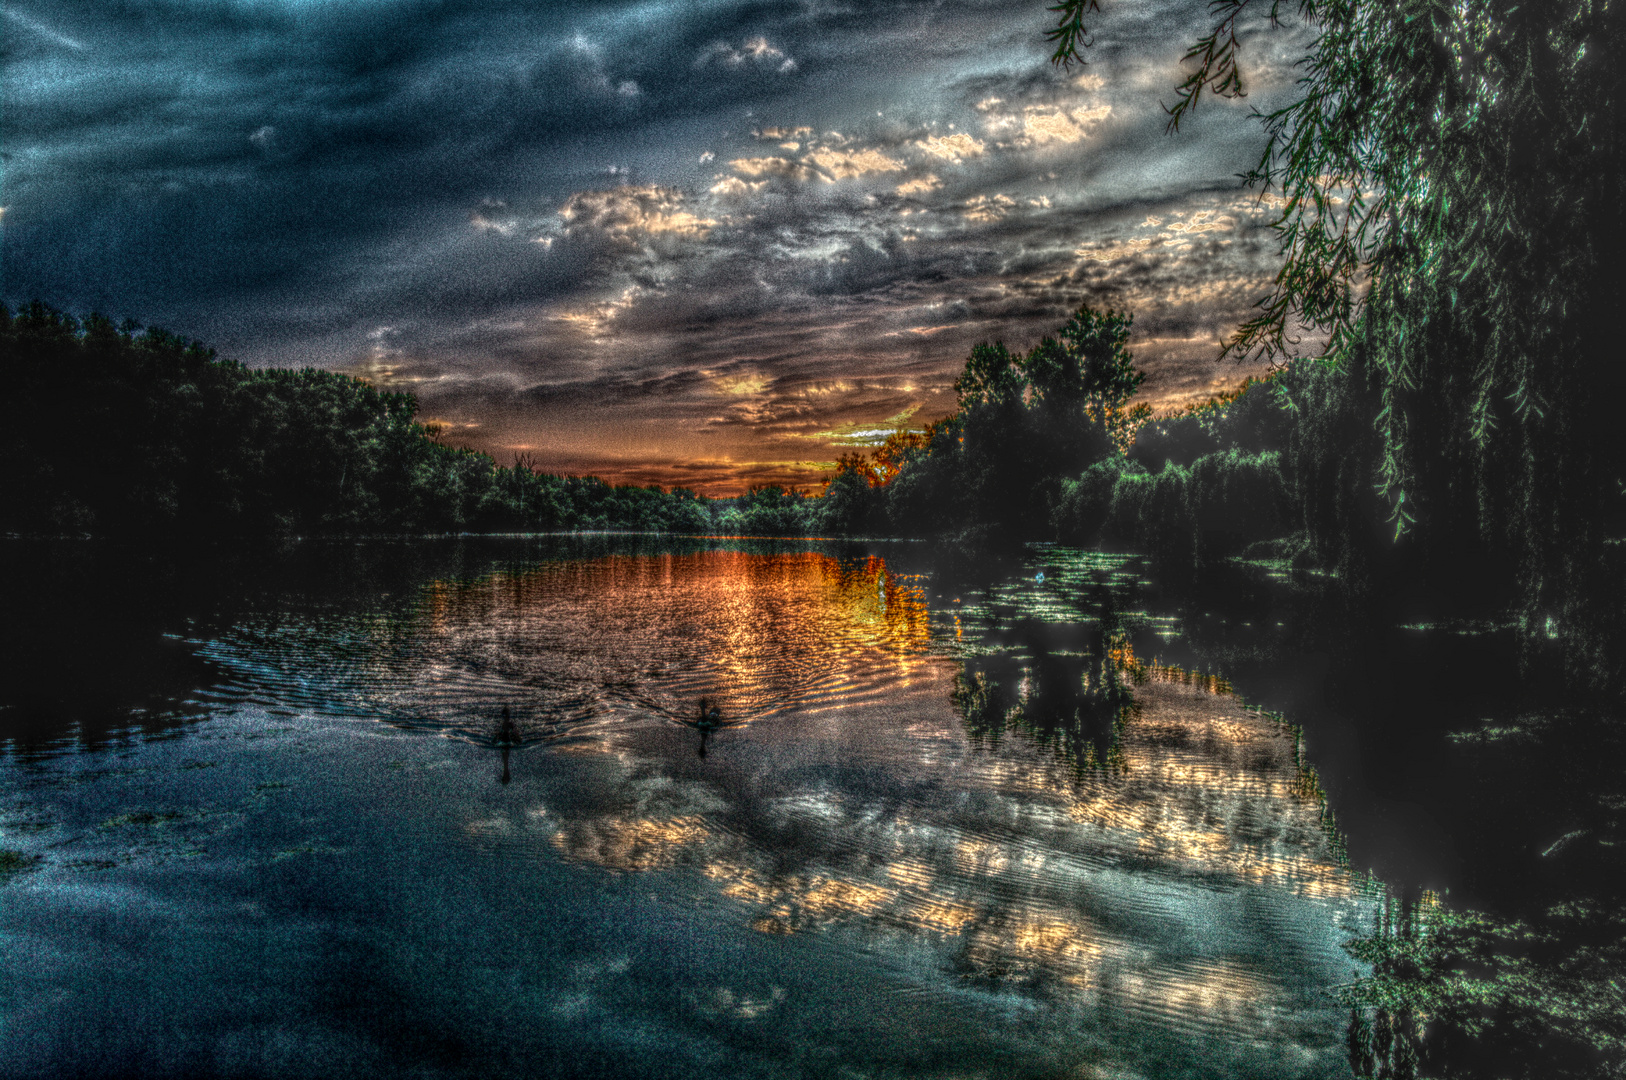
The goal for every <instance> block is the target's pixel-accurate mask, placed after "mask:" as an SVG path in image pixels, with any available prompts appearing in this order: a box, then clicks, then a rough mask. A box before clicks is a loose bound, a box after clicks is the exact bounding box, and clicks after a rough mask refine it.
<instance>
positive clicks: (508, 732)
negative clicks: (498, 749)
mask: <svg viewBox="0 0 1626 1080" xmlns="http://www.w3.org/2000/svg"><path fill="white" fill-rule="evenodd" d="M519 742H520V738H519V727H518V725H516V724H515V723H514V718H513V716H512V715H510V713H509V712H508V706H506V705H504V706H503V707H502V723H501V724H498V725H497V745H498V746H518V745H519Z"/></svg>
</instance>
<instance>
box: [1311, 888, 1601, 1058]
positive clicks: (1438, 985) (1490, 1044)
mask: <svg viewBox="0 0 1626 1080" xmlns="http://www.w3.org/2000/svg"><path fill="white" fill-rule="evenodd" d="M1347 948H1348V950H1349V952H1350V955H1351V956H1353V957H1355V958H1356V959H1358V960H1360V961H1362V962H1364V963H1367V964H1370V965H1371V967H1372V974H1371V975H1370V976H1369V977H1367V978H1364V979H1361V980H1359V981H1357V982H1355V983H1354V984H1352V985H1350V986H1346V987H1343V988H1342V989H1341V990H1340V992H1339V996H1340V1000H1341V1001H1343V1002H1344V1003H1345V1004H1348V1005H1349V1006H1350V1008H1351V1018H1350V1028H1349V1042H1350V1065H1351V1069H1352V1070H1353V1071H1354V1073H1355V1075H1356V1076H1363V1077H1364V1076H1392V1077H1394V1078H1395V1080H1405V1078H1407V1077H1413V1076H1423V1075H1426V1076H1432V1077H1442V1078H1448V1077H1479V1076H1498V1077H1514V1078H1526V1077H1528V1078H1531V1080H1534V1078H1538V1077H1554V1078H1558V1077H1596V1076H1619V1075H1626V1073H1623V1069H1626V986H1622V984H1621V980H1620V973H1621V972H1622V971H1626V912H1622V911H1621V910H1620V909H1619V907H1617V906H1615V905H1613V904H1603V903H1600V902H1597V901H1593V900H1572V901H1566V902H1562V903H1559V904H1556V905H1554V906H1552V907H1551V908H1549V909H1547V910H1546V911H1545V912H1542V913H1541V914H1540V915H1539V916H1538V918H1536V919H1534V920H1531V921H1519V920H1514V919H1505V918H1499V917H1495V916H1492V915H1488V914H1485V913H1482V912H1474V911H1465V910H1456V909H1453V908H1451V907H1449V906H1447V905H1445V904H1443V903H1442V902H1441V901H1440V899H1439V898H1438V897H1436V896H1434V895H1433V894H1430V893H1424V894H1423V895H1422V896H1421V897H1419V898H1418V899H1416V900H1409V899H1401V900H1397V899H1395V898H1392V897H1386V898H1385V902H1384V906H1383V910H1382V912H1381V913H1380V915H1379V917H1378V922H1377V925H1376V926H1374V928H1373V931H1372V933H1371V934H1369V935H1368V936H1365V937H1362V938H1358V939H1355V940H1354V941H1352V942H1350V943H1349V945H1348V946H1347Z"/></svg>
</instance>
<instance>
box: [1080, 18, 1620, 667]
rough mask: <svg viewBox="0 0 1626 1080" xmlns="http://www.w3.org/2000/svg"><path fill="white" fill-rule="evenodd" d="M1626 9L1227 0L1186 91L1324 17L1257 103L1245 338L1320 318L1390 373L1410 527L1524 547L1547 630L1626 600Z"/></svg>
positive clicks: (1328, 352) (1384, 413) (1274, 352)
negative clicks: (1274, 252) (1278, 90)
mask: <svg viewBox="0 0 1626 1080" xmlns="http://www.w3.org/2000/svg"><path fill="white" fill-rule="evenodd" d="M1623 7H1626V4H1623V3H1622V0H1543V2H1542V3H1530V2H1528V0H1390V2H1374V0H1361V2H1357V0H1302V2H1300V3H1298V4H1296V5H1287V4H1284V3H1282V2H1281V0H1276V2H1273V3H1267V2H1266V0H1214V2H1213V3H1211V4H1210V14H1211V16H1212V21H1211V22H1210V24H1209V25H1210V26H1211V28H1212V29H1211V32H1210V33H1209V34H1207V35H1206V36H1204V37H1202V38H1201V39H1200V40H1198V41H1197V42H1196V44H1195V45H1193V46H1192V48H1191V49H1190V50H1188V52H1187V54H1186V62H1187V72H1188V74H1187V77H1186V78H1185V80H1184V82H1182V83H1181V84H1180V85H1179V87H1178V89H1177V92H1176V98H1175V101H1174V104H1173V105H1172V106H1170V107H1169V108H1168V112H1169V114H1170V116H1169V125H1170V128H1171V129H1173V128H1177V127H1178V126H1179V125H1180V123H1181V122H1182V121H1184V120H1186V119H1187V118H1188V117H1190V116H1191V115H1192V113H1193V112H1194V110H1196V109H1197V107H1198V104H1199V102H1200V101H1201V99H1202V98H1203V96H1204V95H1205V94H1216V95H1219V96H1221V97H1236V96H1240V95H1242V94H1243V93H1244V92H1245V90H1246V86H1245V85H1244V80H1243V74H1242V67H1241V66H1240V65H1239V57H1240V55H1241V51H1242V50H1243V49H1244V48H1245V47H1246V41H1247V37H1248V34H1249V33H1252V32H1255V31H1259V30H1264V29H1265V28H1266V27H1265V22H1266V20H1267V19H1268V21H1269V23H1270V24H1271V25H1274V24H1275V23H1276V22H1277V20H1278V19H1279V18H1280V17H1282V16H1283V15H1284V14H1285V13H1288V9H1291V13H1293V14H1296V16H1297V17H1298V18H1299V19H1300V20H1301V21H1302V22H1304V23H1305V24H1307V25H1308V26H1309V27H1311V28H1312V30H1313V31H1314V38H1313V41H1312V44H1311V45H1310V47H1309V48H1308V50H1307V52H1306V53H1305V55H1304V56H1303V57H1302V58H1301V60H1300V62H1299V66H1300V70H1301V73H1302V74H1301V77H1300V80H1299V83H1298V88H1299V96H1298V97H1297V98H1296V100H1294V101H1293V102H1292V103H1291V104H1288V105H1287V106H1285V107H1284V108H1281V109H1278V110H1276V111H1274V112H1271V113H1268V114H1263V113H1257V112H1256V115H1257V116H1258V117H1259V119H1260V120H1261V121H1262V123H1263V126H1264V129H1265V132H1266V135H1267V144H1266V148H1265V151H1264V153H1263V155H1262V157H1261V159H1260V161H1259V164H1258V166H1257V167H1256V168H1255V169H1254V170H1253V171H1252V172H1251V173H1249V174H1248V176H1247V180H1248V181H1249V182H1250V183H1251V184H1252V185H1254V186H1255V187H1256V188H1258V189H1259V190H1260V191H1261V192H1262V193H1268V194H1269V195H1270V196H1271V197H1272V198H1273V199H1277V200H1280V202H1279V203H1278V205H1279V206H1280V208H1281V209H1280V213H1279V216H1278V217H1277V219H1276V221H1275V223H1274V225H1275V228H1276V230H1277V232H1278V235H1279V236H1280V239H1281V245H1282V254H1283V256H1284V260H1283V265H1282V268H1281V271H1280V273H1279V274H1278V275H1277V277H1276V279H1275V282H1274V286H1273V288H1272V289H1271V291H1270V293H1269V295H1267V296H1266V297H1265V298H1264V299H1263V300H1261V302H1260V304H1259V310H1258V314H1257V315H1256V316H1255V317H1254V318H1252V319H1251V320H1249V321H1248V322H1246V323H1244V324H1243V325H1242V326H1241V327H1240V328H1239V329H1238V331H1237V332H1236V334H1235V335H1234V336H1233V337H1232V339H1231V340H1230V342H1229V343H1228V345H1227V346H1226V353H1227V354H1229V355H1231V356H1235V357H1238V358H1243V357H1249V358H1267V359H1279V358H1282V357H1284V356H1286V355H1289V354H1290V353H1291V352H1292V350H1293V347H1294V345H1295V343H1296V342H1297V341H1299V340H1303V339H1306V335H1305V334H1304V333H1303V331H1310V332H1312V334H1311V335H1309V336H1310V337H1313V338H1314V339H1316V340H1325V341H1326V342H1327V344H1326V347H1325V351H1324V353H1323V356H1324V357H1325V358H1326V359H1327V360H1328V361H1330V362H1334V363H1337V364H1339V365H1341V366H1342V367H1343V368H1344V369H1345V372H1346V373H1347V374H1348V375H1349V377H1351V378H1355V379H1359V380H1362V381H1368V380H1369V381H1370V382H1371V384H1372V385H1373V386H1374V389H1375V390H1376V393H1377V398H1378V411H1377V414H1376V415H1375V416H1373V417H1372V418H1371V422H1372V423H1373V424H1374V425H1375V427H1376V430H1377V433H1378V435H1379V436H1380V441H1381V445H1382V454H1381V459H1380V461H1379V463H1378V465H1377V467H1376V475H1374V476H1373V477H1372V478H1371V479H1372V481H1373V482H1375V483H1376V484H1377V485H1378V487H1379V489H1380V490H1381V492H1382V493H1383V495H1384V496H1385V497H1386V498H1387V500H1388V503H1389V506H1390V508H1391V512H1392V514H1393V518H1394V522H1395V525H1396V532H1397V534H1399V533H1404V532H1408V531H1411V532H1415V534H1416V535H1415V536H1414V538H1413V539H1414V541H1415V542H1417V543H1420V544H1422V545H1425V546H1426V545H1428V544H1430V543H1434V544H1436V545H1456V544H1460V543H1462V542H1463V540H1464V538H1465V537H1471V538H1474V539H1476V540H1477V541H1478V542H1480V543H1483V544H1489V545H1493V546H1496V547H1498V548H1500V549H1502V550H1505V551H1507V552H1508V553H1509V555H1510V556H1511V557H1512V558H1513V560H1514V562H1515V563H1516V565H1517V566H1518V568H1519V569H1518V573H1519V578H1520V581H1519V584H1520V593H1521V595H1522V597H1523V604H1524V613H1523V614H1524V621H1525V623H1526V625H1527V628H1528V627H1536V626H1539V627H1541V628H1543V630H1544V632H1547V633H1560V634H1562V633H1563V632H1564V631H1567V630H1570V629H1578V630H1582V631H1584V633H1583V636H1591V637H1594V638H1595V637H1596V636H1597V632H1600V631H1602V630H1604V629H1605V628H1604V627H1603V626H1602V624H1600V622H1599V619H1600V618H1601V619H1602V620H1603V622H1605V623H1614V622H1618V621H1619V618H1618V614H1616V615H1611V614H1610V613H1609V611H1610V605H1612V606H1613V608H1614V609H1616V611H1617V612H1618V609H1619V608H1620V607H1622V606H1626V597H1622V596H1621V595H1620V592H1619V589H1620V584H1621V583H1620V580H1619V579H1618V563H1619V562H1620V559H1619V557H1618V555H1619V552H1620V547H1619V545H1618V541H1619V540H1620V539H1621V538H1622V537H1623V536H1626V423H1623V422H1622V419H1623V418H1622V416H1621V408H1622V405H1623V398H1626V362H1623V360H1622V356H1623V354H1626V348H1623V347H1622V343H1621V342H1620V340H1619V339H1620V336H1621V332H1620V327H1619V325H1618V324H1619V319H1620V309H1621V305H1622V300H1623V299H1626V298H1623V290H1622V274H1621V265H1622V258H1623V253H1622V248H1621V242H1622V239H1623V231H1622V203H1623V199H1626V191H1623V190H1622V173H1621V135H1622V118H1621V116H1620V104H1621V96H1622V95H1621V89H1622V78H1623V67H1626V65H1623V60H1626V57H1623V55H1622V53H1623V50H1622V44H1623V36H1626V35H1623V31H1622V24H1623V21H1626V20H1623V17H1622V15H1623V13H1622V8H1623ZM1051 10H1052V11H1055V12H1057V13H1058V14H1059V15H1060V21H1059V25H1058V26H1056V28H1055V29H1053V30H1052V31H1051V32H1050V35H1049V36H1050V39H1051V40H1052V41H1053V42H1055V43H1056V52H1055V55H1054V59H1055V60H1056V61H1057V62H1058V63H1062V64H1068V63H1075V62H1082V59H1083V52H1084V50H1085V49H1086V48H1087V46H1088V43H1089V42H1088V30H1087V29H1086V27H1085V25H1084V21H1083V20H1084V17H1085V16H1086V15H1087V14H1089V13H1092V12H1095V11H1097V10H1098V5H1097V2H1096V0H1063V2H1062V3H1060V4H1058V5H1057V6H1055V7H1053V8H1052V9H1051ZM1611 541H1615V542H1617V543H1616V544H1614V545H1611V543H1610V542H1611ZM1611 548H1612V550H1611ZM1589 625H1590V627H1591V628H1590V629H1587V627H1588V626H1589ZM1620 629H1621V627H1619V626H1615V629H1614V631H1612V632H1615V633H1618V631H1619V630H1620Z"/></svg>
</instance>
